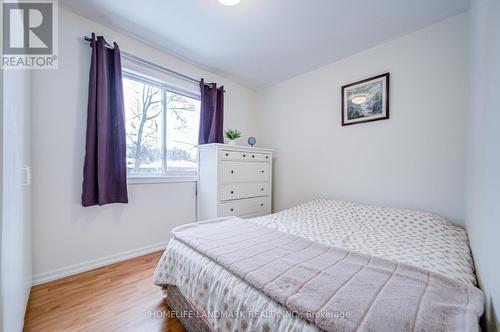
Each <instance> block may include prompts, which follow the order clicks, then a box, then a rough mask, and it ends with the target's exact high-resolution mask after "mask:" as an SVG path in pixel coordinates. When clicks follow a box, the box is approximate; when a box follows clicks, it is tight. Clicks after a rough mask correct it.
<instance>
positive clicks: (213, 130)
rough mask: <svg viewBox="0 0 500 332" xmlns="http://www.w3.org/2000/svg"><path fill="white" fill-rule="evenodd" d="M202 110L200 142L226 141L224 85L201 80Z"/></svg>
mask: <svg viewBox="0 0 500 332" xmlns="http://www.w3.org/2000/svg"><path fill="white" fill-rule="evenodd" d="M200 90H201V98H200V101H201V110H200V133H199V135H198V143H199V144H208V143H224V135H223V125H224V124H223V122H224V87H223V86H221V87H220V88H217V84H216V83H211V84H205V82H204V81H203V79H201V81H200Z"/></svg>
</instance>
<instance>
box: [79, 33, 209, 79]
mask: <svg viewBox="0 0 500 332" xmlns="http://www.w3.org/2000/svg"><path fill="white" fill-rule="evenodd" d="M83 39H84V40H85V41H87V42H91V41H92V37H88V36H83ZM106 47H108V48H113V46H111V45H109V44H108V43H106ZM120 53H121V54H122V55H123V56H124V57H125V58H129V59H130V60H134V61H136V62H139V63H142V64H144V65H147V66H150V67H153V68H155V69H158V70H161V71H164V72H167V73H169V74H172V75H175V76H177V77H180V78H183V79H185V80H188V81H191V82H193V83H196V84H200V83H201V81H200V80H198V79H196V78H192V77H189V76H187V75H184V74H181V73H179V72H176V71H175V70H172V69H168V68H165V67H162V66H160V65H157V64H156V63H153V62H150V61H148V60H146V59H143V58H140V57H138V56H135V55H133V54H130V53H128V52H125V51H122V50H120ZM206 84H207V85H208V83H206Z"/></svg>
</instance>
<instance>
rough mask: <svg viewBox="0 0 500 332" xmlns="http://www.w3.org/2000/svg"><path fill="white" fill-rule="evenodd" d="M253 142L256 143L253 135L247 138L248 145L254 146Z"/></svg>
mask: <svg viewBox="0 0 500 332" xmlns="http://www.w3.org/2000/svg"><path fill="white" fill-rule="evenodd" d="M255 143H257V140H256V139H255V137H253V136H250V137H249V138H248V145H250V146H254V145H255Z"/></svg>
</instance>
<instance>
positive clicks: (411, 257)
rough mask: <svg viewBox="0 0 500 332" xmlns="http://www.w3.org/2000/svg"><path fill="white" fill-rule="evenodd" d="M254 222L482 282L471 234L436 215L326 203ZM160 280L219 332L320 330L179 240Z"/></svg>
mask: <svg viewBox="0 0 500 332" xmlns="http://www.w3.org/2000/svg"><path fill="white" fill-rule="evenodd" d="M250 221H251V222H254V223H257V224H260V225H263V226H266V227H272V228H275V229H278V230H280V231H283V232H287V233H292V234H296V235H300V236H302V237H306V238H309V239H311V240H313V241H317V242H321V243H324V244H328V245H333V246H337V247H342V248H345V249H349V250H353V251H359V252H362V253H366V254H370V255H373V256H379V257H384V258H388V259H391V260H394V261H398V262H404V263H407V264H412V265H415V266H419V267H423V268H425V269H428V270H431V271H434V272H438V273H441V274H444V275H446V276H448V277H452V278H455V279H457V280H460V281H463V282H467V283H472V284H475V276H474V271H473V263H472V257H471V254H470V249H469V246H468V241H467V235H466V233H465V231H464V230H463V229H461V228H460V227H458V226H455V225H452V224H450V223H449V222H447V221H446V220H444V219H442V218H440V217H438V216H435V215H432V214H428V213H423V212H418V211H409V210H398V209H388V208H380V207H372V206H365V205H360V204H356V203H350V202H343V201H332V200H324V199H319V200H313V201H310V202H307V203H304V204H301V205H298V206H295V207H293V208H291V209H288V210H285V211H282V212H279V213H276V214H273V215H269V216H265V217H260V218H255V219H251V220H250ZM154 283H155V284H157V285H159V286H166V285H169V284H171V285H176V286H177V287H178V288H179V290H180V291H181V293H182V294H183V295H184V296H185V297H186V298H187V299H189V300H190V301H191V302H192V303H193V304H194V305H195V306H196V307H197V308H198V309H199V310H200V311H201V312H203V313H205V317H204V318H205V321H208V322H209V324H210V325H211V327H212V328H213V329H214V330H219V329H220V330H236V329H241V330H243V331H245V330H259V331H261V330H262V331H317V330H318V329H317V327H316V326H314V325H312V324H310V323H308V322H307V321H305V320H303V319H302V318H300V317H297V316H294V315H293V314H292V313H290V312H289V311H288V310H287V309H286V308H284V307H283V306H281V305H280V304H278V303H277V302H276V301H274V300H272V299H271V298H269V297H268V296H267V295H265V294H264V293H262V292H260V291H259V290H257V289H255V288H253V287H252V286H251V285H249V284H247V283H246V282H244V281H243V280H242V279H240V278H239V277H237V276H235V275H234V274H233V273H231V272H229V271H227V270H226V269H224V268H223V267H221V266H220V265H218V264H217V263H215V262H213V261H212V260H210V259H209V258H207V257H205V256H203V255H202V254H200V253H198V252H196V251H194V250H193V249H191V248H190V247H188V246H186V245H184V244H183V243H182V242H180V241H178V240H176V239H173V240H171V241H170V243H169V245H168V247H167V250H166V251H165V253H164V255H163V256H162V258H161V260H160V262H159V264H158V267H157V270H156V272H155V276H154Z"/></svg>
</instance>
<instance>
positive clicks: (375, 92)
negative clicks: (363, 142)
mask: <svg viewBox="0 0 500 332" xmlns="http://www.w3.org/2000/svg"><path fill="white" fill-rule="evenodd" d="M341 111H342V125H343V126H347V125H352V124H356V123H362V122H369V121H377V120H384V119H389V73H385V74H382V75H378V76H374V77H370V78H367V79H365V80H362V81H358V82H354V83H351V84H347V85H344V86H342V107H341Z"/></svg>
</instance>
